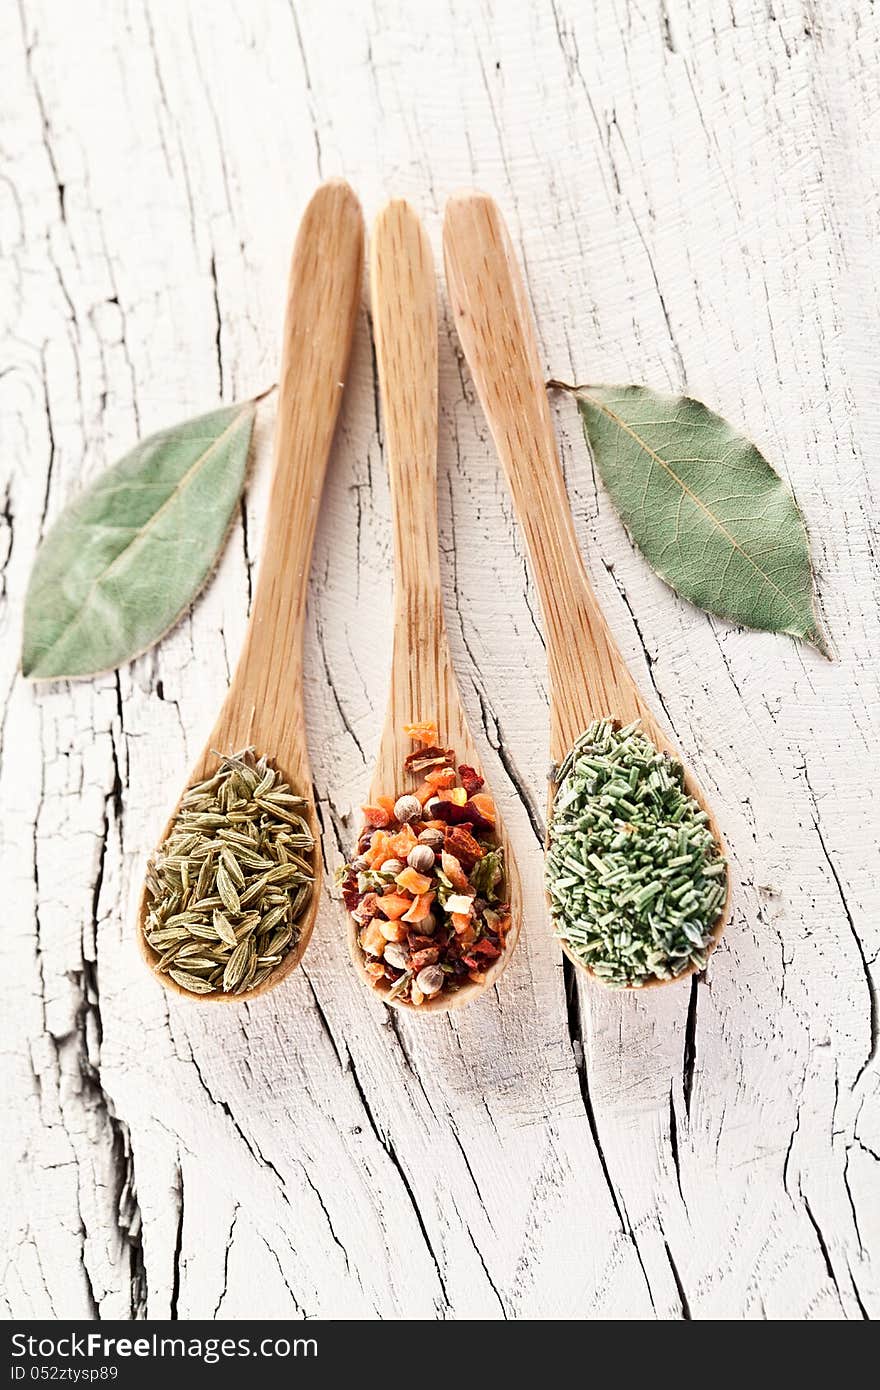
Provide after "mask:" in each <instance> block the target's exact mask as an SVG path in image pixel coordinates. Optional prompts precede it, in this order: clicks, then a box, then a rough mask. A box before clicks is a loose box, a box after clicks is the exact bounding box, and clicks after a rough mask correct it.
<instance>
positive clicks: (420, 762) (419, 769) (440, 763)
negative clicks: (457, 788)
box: [403, 747, 455, 774]
mask: <svg viewBox="0 0 880 1390" xmlns="http://www.w3.org/2000/svg"><path fill="white" fill-rule="evenodd" d="M403 765H404V767H405V768H406V770H407V772H413V773H416V774H421V773H423V772H428V771H429V769H430V768H432V767H447V766H448V767H454V766H455V749H454V748H437V747H431V748H415V749H413V751H412V753H408V754H407V756H406V757H405V758H404V760H403Z"/></svg>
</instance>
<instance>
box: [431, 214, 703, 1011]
mask: <svg viewBox="0 0 880 1390" xmlns="http://www.w3.org/2000/svg"><path fill="white" fill-rule="evenodd" d="M443 245H444V249H445V256H446V280H447V285H448V288H449V295H450V299H451V301H452V309H453V314H454V316H455V323H456V326H457V328H458V334H459V337H460V339H461V345H462V347H463V349H464V355H465V357H466V358H467V361H468V365H469V367H470V370H471V375H472V376H473V379H474V382H475V384H476V388H477V392H478V394H479V397H480V401H481V403H482V406H483V410H484V412H485V414H486V418H487V420H488V422H489V428H490V429H491V431H492V437H493V438H494V440H495V447H496V449H497V450H498V453H499V455H500V458H501V462H502V464H503V465H504V470H505V473H506V474H507V481H508V484H509V486H510V490H511V493H512V495H513V502H514V507H515V508H516V512H517V516H518V517H519V523H520V526H521V527H522V529H523V532H524V533H525V537H526V543H527V545H528V549H529V555H530V557H531V563H532V570H533V572H534V575H535V579H536V581H537V585H538V590H539V592H540V596H541V611H542V613H543V616H544V626H545V629H546V636H547V661H548V666H549V677H550V753H551V757H552V759H553V762H554V764H555V765H557V766H558V765H559V764H560V763H561V762H562V760H563V758H564V757H565V755H566V754H567V753H568V751H569V749H570V748H571V746H572V744H573V743H574V742H575V740H576V739H577V738H578V737H579V735H580V734H582V733H583V732H584V730H585V729H586V728H587V727H588V725H589V724H591V723H592V722H593V720H594V719H601V718H607V717H610V718H613V719H615V720H617V721H618V722H619V723H621V724H628V723H630V722H631V721H632V720H634V719H640V720H641V721H642V727H643V729H644V731H645V733H646V735H647V737H648V738H649V739H651V741H652V742H653V743H654V744H655V745H656V746H657V747H658V748H659V749H661V750H662V751H666V752H668V753H670V754H671V755H672V756H673V757H675V758H676V759H678V760H679V761H681V755H680V753H679V752H678V751H677V750H676V749H675V748H674V746H673V745H672V743H670V741H669V739H668V738H667V736H666V734H665V733H664V731H663V729H662V728H661V727H660V725H659V724H658V723H657V720H656V719H655V718H654V716H653V714H652V713H651V711H650V709H649V708H648V706H647V705H646V704H645V702H644V700H643V699H642V696H641V693H640V692H639V690H638V687H637V686H636V684H635V681H634V680H633V678H632V676H631V675H630V673H629V671H628V669H627V667H626V665H625V663H624V661H623V658H622V657H621V655H620V652H619V650H618V648H617V644H616V643H615V641H614V638H613V637H612V636H611V633H610V631H609V629H608V625H607V623H606V622H605V619H604V617H603V616H602V612H601V610H600V608H599V605H598V602H597V600H596V597H595V594H594V593H593V590H592V589H591V587H590V584H589V581H588V579H587V576H586V572H585V570H584V565H583V561H582V559H581V555H580V551H579V550H578V545H577V539H576V537H575V531H574V521H573V519H572V514H571V508H570V506H569V503H568V497H567V494H566V490H565V481H564V479H563V476H562V469H561V467H560V464H559V456H558V453H557V450H556V440H555V436H554V432H553V424H552V420H551V418H550V408H549V405H548V402H547V393H546V391H545V389H544V382H543V376H542V373H541V367H540V362H539V358H538V349H537V344H536V340H535V329H534V324H533V321H532V315H531V312H530V309H529V304H528V300H527V298H526V293H525V289H524V286H523V282H522V277H521V275H520V272H519V268H518V266H517V263H516V258H515V255H514V252H513V248H512V246H511V243H510V238H509V236H508V234H507V229H506V227H505V225H504V221H503V219H502V217H501V214H500V212H499V211H498V208H497V207H496V205H495V203H494V202H493V201H492V199H491V198H488V197H486V196H485V195H483V194H480V193H460V194H458V195H457V196H455V197H453V198H451V199H450V201H449V203H448V204H447V208H446V217H445V222H444V229H443ZM685 786H686V788H687V790H688V792H690V794H691V795H692V796H693V797H695V798H696V800H697V801H699V803H700V805H701V806H702V807H703V809H704V810H705V811H706V812H707V813H708V816H709V824H710V827H711V830H712V833H713V834H714V835H715V837H716V839H717V840H718V843H719V845H720V846H721V850H722V853H723V852H724V844H723V841H722V839H721V835H720V832H719V830H718V825H717V823H716V821H715V817H714V816H713V814H712V811H711V808H710V807H709V806H708V804H707V802H706V799H705V797H704V796H703V794H702V792H701V791H700V788H699V787H698V785H697V783H696V781H695V779H694V778H693V776H692V775H691V773H690V772H688V771H687V769H685ZM555 792H556V786H555V784H554V783H553V782H551V784H550V807H551V809H552V803H553V797H554V795H555ZM729 916H730V881H729V877H728V889H727V897H726V899H725V902H724V906H723V907H722V909H721V912H720V914H719V917H718V919H717V921H716V923H715V927H714V931H713V939H712V944H711V946H710V948H709V949H710V950H713V949H714V947H715V946H716V945H717V944H718V941H719V940H720V937H721V934H722V932H723V930H724V927H725V925H726V924H727V921H728V918H729ZM563 950H565V953H566V955H568V957H569V959H570V960H572V961H573V962H574V964H575V965H577V966H579V967H580V968H581V969H585V970H586V967H585V966H584V965H583V964H582V962H581V961H579V960H578V959H577V958H576V957H575V956H574V955H572V953H571V952H570V951H569V950H568V948H567V946H566V945H565V943H563ZM695 968H696V967H695V966H691V967H690V968H689V969H688V970H685V971H682V973H681V974H680V975H677V976H676V980H681V979H683V978H684V977H685V976H686V975H689V974H692V973H693V971H694V969H695ZM587 974H592V971H589V970H587ZM594 978H595V977H594ZM667 983H674V981H666V980H653V979H652V980H650V981H648V982H646V984H645V985H642V986H640V988H643V989H644V988H646V987H647V985H649V984H650V985H655V984H657V985H659V984H667Z"/></svg>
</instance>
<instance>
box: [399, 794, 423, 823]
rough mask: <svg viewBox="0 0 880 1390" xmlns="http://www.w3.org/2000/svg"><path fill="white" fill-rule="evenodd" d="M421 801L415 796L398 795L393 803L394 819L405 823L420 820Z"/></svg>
mask: <svg viewBox="0 0 880 1390" xmlns="http://www.w3.org/2000/svg"><path fill="white" fill-rule="evenodd" d="M421 818H422V803H421V802H420V801H419V798H418V797H417V796H399V797H398V798H397V800H396V801H395V803H394V819H395V820H399V821H400V823H401V825H405V824H406V823H407V822H408V821H411V820H421Z"/></svg>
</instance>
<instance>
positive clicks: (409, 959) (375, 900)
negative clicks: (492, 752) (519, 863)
mask: <svg viewBox="0 0 880 1390" xmlns="http://www.w3.org/2000/svg"><path fill="white" fill-rule="evenodd" d="M405 732H406V733H407V734H409V735H410V736H411V737H412V738H413V739H414V740H415V741H416V742H417V744H418V746H417V747H416V748H415V749H414V750H413V752H412V753H410V754H409V756H408V757H407V758H406V760H405V763H404V771H405V773H407V774H409V775H410V776H411V777H416V778H419V779H420V781H419V785H418V786H417V787H416V788H415V790H414V791H413V792H406V793H404V794H402V795H400V796H398V797H396V798H395V797H394V796H380V797H379V798H378V799H377V802H376V804H375V805H370V806H364V808H363V811H364V817H365V820H366V824H365V827H364V829H363V831H362V832H361V835H360V839H359V841H358V854H357V857H356V858H355V859H353V860H352V862H351V863H348V864H345V865H343V866H342V868H341V870H340V872H339V881H340V883H341V887H342V898H343V901H344V903H345V906H346V908H347V909H348V911H349V912H350V913H351V915H352V917H353V918H354V920H355V922H356V923H357V924H358V944H359V946H360V949H361V951H362V952H363V959H364V969H365V970H366V972H367V974H368V975H370V976H371V977H372V980H373V983H374V985H375V986H376V988H378V989H381V990H382V991H383V992H384V994H385V997H386V998H387V999H388V1000H389V1001H394V1000H396V999H401V1000H406V1001H407V1002H409V1003H410V1004H414V1005H421V1004H423V1003H424V1002H425V1000H426V999H432V998H435V997H436V996H438V995H451V994H454V993H455V992H456V991H457V990H459V989H461V987H462V985H465V984H467V983H468V982H477V983H482V982H483V980H484V979H485V976H486V972H487V971H488V970H489V968H490V967H491V966H492V965H493V964H494V962H495V961H496V960H498V958H499V957H500V956H501V954H502V953H503V951H504V945H505V939H506V936H507V932H508V929H509V927H510V910H509V905H508V903H507V902H506V901H505V899H504V893H505V881H504V867H503V862H502V851H501V847H500V846H499V845H498V843H497V840H496V836H495V804H494V802H493V800H492V798H491V797H490V796H487V795H486V794H485V793H484V792H483V791H482V787H483V779H482V777H480V776H479V774H478V773H477V772H476V771H475V770H474V769H473V768H472V767H468V766H467V765H466V764H464V763H462V764H460V765H458V770H457V772H456V763H457V759H456V755H455V751H454V749H451V748H441V747H438V744H437V740H438V737H439V735H438V732H437V727H436V725H435V724H433V723H429V722H424V723H420V724H407V725H405Z"/></svg>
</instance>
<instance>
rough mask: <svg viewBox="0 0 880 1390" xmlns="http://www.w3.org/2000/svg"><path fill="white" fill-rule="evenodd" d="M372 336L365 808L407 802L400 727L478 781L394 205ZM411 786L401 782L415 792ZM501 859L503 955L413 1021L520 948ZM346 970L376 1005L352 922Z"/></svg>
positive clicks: (429, 264)
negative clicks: (379, 627) (378, 578)
mask: <svg viewBox="0 0 880 1390" xmlns="http://www.w3.org/2000/svg"><path fill="white" fill-rule="evenodd" d="M370 277H371V290H372V294H371V299H372V313H373V333H374V337H375V342H376V358H377V363H378V369H379V387H380V391H381V396H382V413H383V416H384V421H385V452H386V455H387V457H388V472H389V478H390V485H391V512H392V524H393V529H394V649H393V657H392V666H391V688H390V693H389V698H388V710H387V715H386V719H385V728H384V731H383V734H382V741H381V744H380V746H379V755H378V758H377V761H376V769H375V773H374V775H373V781H372V783H371V787H370V799H371V801H374V802H375V800H376V797H377V796H381V795H399V794H400V793H402V792H404V791H407V790H410V786H408V785H407V784H406V783H407V779H406V778H405V775H404V771H403V762H404V759H405V757H406V756H407V754H408V753H411V752H412V751H413V747H414V745H413V742H412V740H411V739H410V738H409V737H408V736H407V735H406V734H404V732H403V726H404V724H408V723H413V722H418V721H421V720H432V721H433V722H434V723H435V724H436V725H437V728H438V731H439V740H440V744H441V745H442V746H443V747H448V748H454V749H455V752H456V756H457V759H458V761H459V762H461V763H468V764H469V765H470V766H472V767H474V768H476V769H477V770H479V760H478V756H477V752H476V749H475V747H474V743H473V739H472V738H471V735H470V731H469V729H468V726H467V722H466V720H465V715H464V710H463V709H462V706H461V700H460V698H459V693H458V687H457V685H456V682H455V672H454V671H453V667H452V660H451V657H450V654H449V640H448V637H447V632H446V620H445V617H444V613H443V600H442V596H441V588H440V556H439V547H438V543H437V411H438V405H437V291H436V284H435V279H434V265H433V260H432V257H431V248H430V246H429V244H428V239H427V237H426V236H425V232H424V229H423V228H422V226H421V223H420V222H419V219H418V217H417V216H416V214H415V213H414V212H413V210H412V208H411V207H410V206H409V205H408V204H407V203H406V202H404V201H402V200H395V201H393V202H390V203H389V204H388V205H387V207H385V209H384V210H383V211H382V212H381V213H380V214H379V216H378V218H377V219H376V224H375V227H374V229H373V240H372V248H371V256H370ZM415 780H421V779H412V778H409V779H408V781H409V782H410V783H411V784H412V786H414V785H415ZM496 834H497V838H498V841H499V843H500V844H501V845H502V847H503V849H504V863H505V873H506V881H507V883H506V895H507V898H508V901H509V903H510V914H511V925H510V930H509V931H508V934H507V940H506V943H505V948H504V951H503V952H502V954H501V956H500V957H499V958H498V960H497V961H496V962H495V964H494V965H493V966H492V967H491V968H490V969H489V970H487V971H486V974H485V978H484V980H483V981H482V982H481V983H479V984H478V983H476V982H475V981H468V982H467V983H465V984H464V985H462V986H461V987H460V988H459V989H458V990H456V991H455V992H454V993H453V994H447V993H446V991H445V990H443V991H442V992H441V993H440V994H437V995H434V996H433V997H431V998H426V999H425V1001H424V1003H422V1004H419V1005H414V1004H412V1003H410V1002H409V1001H408V1000H401V999H393V1000H390V1001H389V1002H390V1003H391V1004H392V1006H396V1007H398V1008H406V1009H411V1010H412V1011H413V1012H415V1013H420V1014H424V1013H438V1012H443V1011H445V1010H447V1009H451V1008H457V1007H458V1006H460V1005H461V1004H465V1003H467V1002H468V1001H469V1000H471V999H474V998H475V997H476V996H477V995H479V994H483V993H484V992H485V990H487V989H488V988H489V986H490V985H492V984H494V982H495V981H496V980H497V979H498V976H499V975H500V974H501V972H502V971H503V970H504V969H505V967H506V965H507V963H508V961H509V960H510V957H511V955H512V954H513V950H514V948H515V946H516V941H517V937H518V936H519V918H520V888H519V879H518V877H517V872H516V865H515V864H514V862H513V857H512V855H511V850H510V844H509V842H508V840H507V837H506V835H505V834H504V829H503V826H501V824H500V822H499V823H498V824H497V825H496ZM348 927H349V946H350V949H351V955H352V960H353V961H354V963H355V965H356V966H357V969H358V972H359V974H360V975H361V978H362V979H363V981H364V983H366V984H368V985H369V987H370V988H371V989H372V990H374V992H375V993H378V994H379V995H380V997H384V996H385V995H386V994H387V990H388V988H390V986H387V985H386V986H384V987H383V985H381V984H380V985H379V986H378V988H377V987H375V985H374V981H373V979H372V977H371V976H370V975H368V974H367V972H366V971H365V969H364V957H363V953H362V951H361V949H360V946H359V945H358V940H357V932H358V928H357V923H355V922H354V920H353V919H352V918H351V917H349V918H348Z"/></svg>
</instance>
